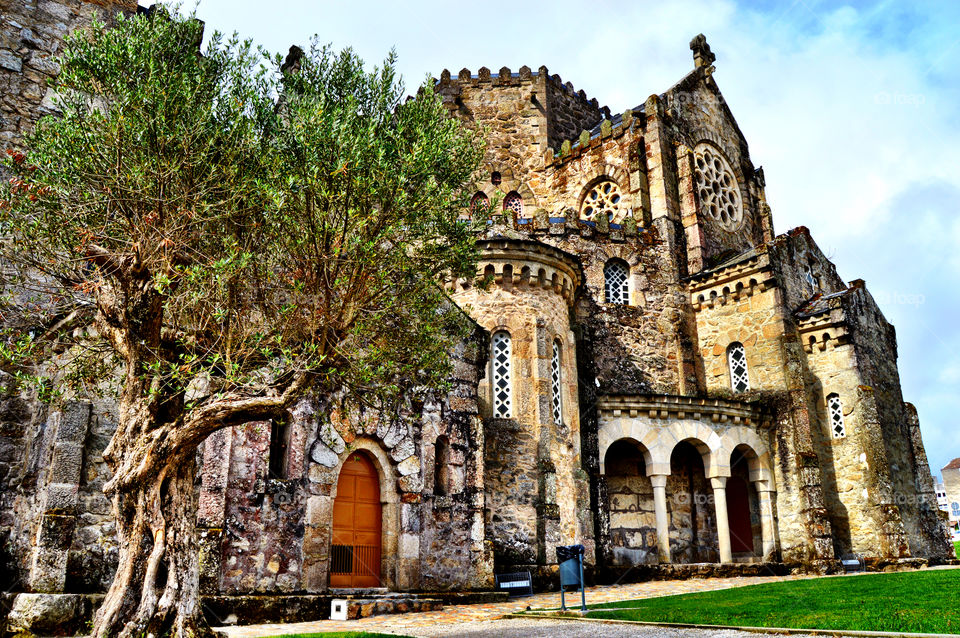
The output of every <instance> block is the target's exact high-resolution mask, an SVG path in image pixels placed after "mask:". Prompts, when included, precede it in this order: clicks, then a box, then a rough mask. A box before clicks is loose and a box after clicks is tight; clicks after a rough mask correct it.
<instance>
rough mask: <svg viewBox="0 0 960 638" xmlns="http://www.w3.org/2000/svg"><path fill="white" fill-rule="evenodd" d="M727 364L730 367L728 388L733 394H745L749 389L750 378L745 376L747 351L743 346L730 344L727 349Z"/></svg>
mask: <svg viewBox="0 0 960 638" xmlns="http://www.w3.org/2000/svg"><path fill="white" fill-rule="evenodd" d="M727 363H728V364H729V366H730V388H731V389H732V390H733V391H734V392H746V391H747V390H749V389H750V378H749V377H748V375H747V351H746V350H744V349H743V344H742V343H739V342H736V343H731V344H730V347H729V348H727Z"/></svg>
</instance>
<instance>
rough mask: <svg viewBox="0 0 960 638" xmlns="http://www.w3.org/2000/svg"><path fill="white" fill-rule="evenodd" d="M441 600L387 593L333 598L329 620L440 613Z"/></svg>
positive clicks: (417, 595)
mask: <svg viewBox="0 0 960 638" xmlns="http://www.w3.org/2000/svg"><path fill="white" fill-rule="evenodd" d="M442 609H443V600H441V599H439V598H427V597H426V596H423V595H421V594H404V593H401V592H389V593H388V594H387V595H383V596H377V597H371V598H365V597H360V596H352V597H348V598H336V597H335V598H334V599H333V600H332V601H331V602H330V618H331V619H334V620H355V619H357V618H369V617H370V616H382V615H387V614H406V613H412V612H421V611H440V610H442Z"/></svg>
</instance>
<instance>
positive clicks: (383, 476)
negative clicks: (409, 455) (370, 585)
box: [326, 436, 400, 589]
mask: <svg viewBox="0 0 960 638" xmlns="http://www.w3.org/2000/svg"><path fill="white" fill-rule="evenodd" d="M357 452H360V453H362V454H364V456H365V457H366V458H367V459H368V460H370V462H371V463H372V465H373V467H374V470H376V473H377V478H378V479H379V482H380V506H381V524H380V534H381V539H380V548H381V549H380V580H381V584H382V586H383V587H387V588H388V589H396V588H397V584H398V574H397V564H398V560H397V559H398V555H397V552H398V549H399V539H400V536H399V530H400V495H399V493H398V492H397V478H398V477H397V473H396V468H395V467H394V464H393V463H392V462H391V460H390V456H389V455H388V454H387V452H386V450H385V449H384V448H383V445H382V444H381V443H380V442H379V441H377V440H375V439H372V438H370V437H367V436H362V437H357V438H356V439H354V440H353V441H352V442H351V443H350V444H348V445H346V446H345V449H344V450H343V452H341V453H340V454H339V455H338V456H339V462H338V464H337V468H336V473H337V480H335V481H333V483H332V484H331V486H330V496H329V503H330V508H331V510H330V519H329V520H330V521H331V528H330V530H331V532H332V521H333V511H332V510H333V504H334V502H335V501H336V498H337V488H338V487H339V476H340V472H341V470H342V469H343V464H344V462H345V461H346V460H347V459H349V458H350V455H351V454H355V453H357ZM332 539H333V536H332V533H331V534H328V536H327V540H326V542H327V555H328V556H329V555H330V551H331V544H332Z"/></svg>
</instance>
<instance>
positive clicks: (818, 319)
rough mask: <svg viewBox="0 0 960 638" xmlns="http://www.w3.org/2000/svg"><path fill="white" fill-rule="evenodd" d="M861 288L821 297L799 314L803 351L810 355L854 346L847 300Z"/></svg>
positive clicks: (853, 287)
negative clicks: (845, 308)
mask: <svg viewBox="0 0 960 638" xmlns="http://www.w3.org/2000/svg"><path fill="white" fill-rule="evenodd" d="M856 288H857V286H856V285H852V286H851V287H850V288H848V289H847V290H843V291H841V292H836V293H833V294H829V295H818V296H817V297H815V298H814V299H812V300H810V302H809V303H807V304H806V305H805V306H804V307H803V308H801V309H800V310H798V311H797V313H796V315H797V318H798V322H797V329H798V331H799V333H800V341H801V343H802V344H803V349H804V350H805V351H806V352H807V353H810V354H813V353H816V352H823V351H824V350H826V349H827V348H834V347H837V346H842V345H846V344H848V343H850V338H851V335H850V330H849V325H848V322H847V318H846V313H845V312H844V309H843V299H844V298H845V297H847V296H849V295H850V294H851V293H852V292H853V291H854V290H856Z"/></svg>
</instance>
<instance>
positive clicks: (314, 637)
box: [277, 631, 410, 638]
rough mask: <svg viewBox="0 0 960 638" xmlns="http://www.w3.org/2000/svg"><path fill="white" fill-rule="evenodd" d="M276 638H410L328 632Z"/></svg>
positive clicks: (408, 637) (358, 632) (363, 633)
mask: <svg viewBox="0 0 960 638" xmlns="http://www.w3.org/2000/svg"><path fill="white" fill-rule="evenodd" d="M277 638H410V636H401V635H399V634H371V633H367V632H365V631H328V632H326V633H319V634H283V635H282V636H277Z"/></svg>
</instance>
